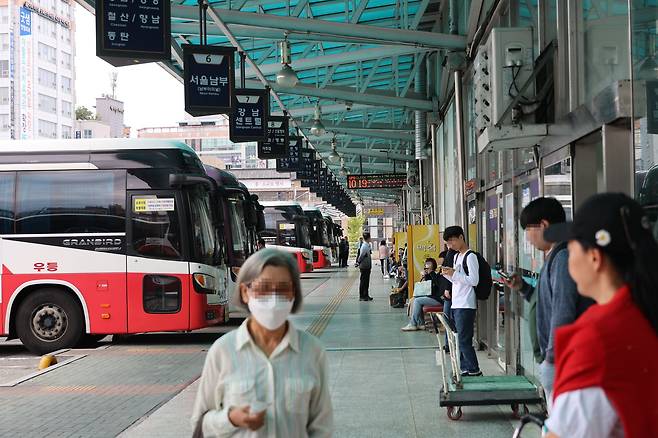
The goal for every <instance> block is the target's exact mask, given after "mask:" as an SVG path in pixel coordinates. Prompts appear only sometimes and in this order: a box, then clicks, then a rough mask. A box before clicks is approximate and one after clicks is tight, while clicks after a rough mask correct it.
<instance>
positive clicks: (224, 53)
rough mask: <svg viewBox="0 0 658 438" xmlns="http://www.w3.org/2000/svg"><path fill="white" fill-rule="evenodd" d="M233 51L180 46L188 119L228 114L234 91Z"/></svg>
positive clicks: (229, 49)
mask: <svg viewBox="0 0 658 438" xmlns="http://www.w3.org/2000/svg"><path fill="white" fill-rule="evenodd" d="M234 58H235V48H234V47H216V46H198V45H191V44H186V45H184V46H183V63H184V64H185V71H184V73H183V82H184V84H185V111H186V112H187V113H188V114H190V115H192V116H208V115H213V114H228V113H230V112H231V111H232V110H233V97H234V92H235V59H234Z"/></svg>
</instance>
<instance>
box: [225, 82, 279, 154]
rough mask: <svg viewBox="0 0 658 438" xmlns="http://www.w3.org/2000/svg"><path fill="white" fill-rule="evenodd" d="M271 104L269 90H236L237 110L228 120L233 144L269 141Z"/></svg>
mask: <svg viewBox="0 0 658 438" xmlns="http://www.w3.org/2000/svg"><path fill="white" fill-rule="evenodd" d="M269 103H270V99H269V93H268V92H267V90H259V89H252V88H243V89H237V90H235V110H234V111H233V113H231V115H230V116H229V118H228V120H229V124H228V128H229V138H230V139H231V141H232V142H233V143H244V142H248V141H265V140H267V118H268V116H269V114H270V109H269V106H270V105H269Z"/></svg>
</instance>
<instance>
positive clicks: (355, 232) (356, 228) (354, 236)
mask: <svg viewBox="0 0 658 438" xmlns="http://www.w3.org/2000/svg"><path fill="white" fill-rule="evenodd" d="M365 221H366V217H365V216H364V215H359V216H356V217H351V218H349V219H347V238H348V239H349V240H350V252H351V251H352V250H354V251H356V247H357V245H358V243H359V237H361V236H362V235H363V224H364V223H365Z"/></svg>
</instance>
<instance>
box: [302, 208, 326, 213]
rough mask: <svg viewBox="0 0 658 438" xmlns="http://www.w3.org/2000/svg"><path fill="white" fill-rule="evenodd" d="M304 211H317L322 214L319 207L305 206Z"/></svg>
mask: <svg viewBox="0 0 658 438" xmlns="http://www.w3.org/2000/svg"><path fill="white" fill-rule="evenodd" d="M304 211H317V212H319V213H320V214H322V212H321V211H320V209H319V208H318V207H304Z"/></svg>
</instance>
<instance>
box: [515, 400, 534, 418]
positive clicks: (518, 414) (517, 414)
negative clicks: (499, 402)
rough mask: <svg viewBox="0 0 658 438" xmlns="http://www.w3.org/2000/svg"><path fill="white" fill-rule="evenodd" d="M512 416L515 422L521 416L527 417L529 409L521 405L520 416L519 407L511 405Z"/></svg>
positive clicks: (516, 404)
mask: <svg viewBox="0 0 658 438" xmlns="http://www.w3.org/2000/svg"><path fill="white" fill-rule="evenodd" d="M511 407H512V415H513V416H514V418H516V419H517V420H519V419H521V417H522V416H523V415H528V414H529V413H530V409H528V405H525V404H524V405H523V414H521V409H520V408H521V406H519V404H518V403H512V406H511Z"/></svg>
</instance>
